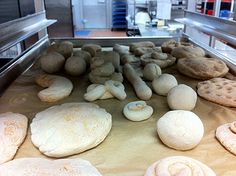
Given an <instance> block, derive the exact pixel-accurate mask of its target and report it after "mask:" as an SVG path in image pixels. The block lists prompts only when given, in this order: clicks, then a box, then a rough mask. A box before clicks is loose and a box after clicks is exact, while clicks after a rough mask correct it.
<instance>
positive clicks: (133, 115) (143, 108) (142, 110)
mask: <svg viewBox="0 0 236 176" xmlns="http://www.w3.org/2000/svg"><path fill="white" fill-rule="evenodd" d="M152 113H153V108H152V107H151V106H148V105H147V104H146V102H145V101H133V102H130V103H128V104H127V105H125V107H124V109H123V114H124V115H125V117H126V118H127V119H129V120H131V121H137V122H138V121H143V120H146V119H148V118H149V117H151V115H152Z"/></svg>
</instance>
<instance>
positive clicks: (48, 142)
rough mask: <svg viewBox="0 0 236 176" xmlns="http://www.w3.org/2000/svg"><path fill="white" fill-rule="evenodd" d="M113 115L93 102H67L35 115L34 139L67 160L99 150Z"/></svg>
mask: <svg viewBox="0 0 236 176" xmlns="http://www.w3.org/2000/svg"><path fill="white" fill-rule="evenodd" d="M111 121H112V119H111V115H110V114H109V113H107V112H106V111H105V109H102V108H99V106H98V105H95V104H92V103H65V104H62V105H56V106H53V107H50V108H48V109H46V110H44V111H42V112H39V113H37V114H36V116H35V118H34V119H33V122H32V123H31V125H30V128H31V133H32V135H31V140H32V142H33V144H34V145H35V146H36V147H38V148H39V150H40V151H41V152H42V153H43V154H45V155H47V156H51V157H64V156H69V155H73V154H77V153H81V152H83V151H85V150H88V149H91V148H93V147H96V146H97V145H98V144H100V143H101V142H102V141H103V140H104V139H105V138H106V136H107V135H108V133H109V131H110V130H111V126H112V122H111Z"/></svg>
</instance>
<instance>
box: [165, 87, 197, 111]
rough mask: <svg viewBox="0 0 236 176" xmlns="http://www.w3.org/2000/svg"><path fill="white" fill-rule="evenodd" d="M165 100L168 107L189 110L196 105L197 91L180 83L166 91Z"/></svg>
mask: <svg viewBox="0 0 236 176" xmlns="http://www.w3.org/2000/svg"><path fill="white" fill-rule="evenodd" d="M167 102H168V105H169V107H170V109H173V110H175V109H176V110H188V111H191V110H192V109H194V107H195V105H196V102H197V93H196V92H195V91H194V90H193V89H192V88H191V87H189V86H187V85H184V84H180V85H178V86H175V87H174V88H172V89H171V90H170V91H169V92H168V95H167Z"/></svg>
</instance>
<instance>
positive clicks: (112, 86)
mask: <svg viewBox="0 0 236 176" xmlns="http://www.w3.org/2000/svg"><path fill="white" fill-rule="evenodd" d="M105 87H106V90H108V91H109V92H110V93H111V94H112V95H113V96H114V97H116V98H118V99H119V100H124V99H125V98H126V96H127V95H126V93H125V87H124V85H123V84H122V83H121V82H119V81H113V80H109V81H106V82H105Z"/></svg>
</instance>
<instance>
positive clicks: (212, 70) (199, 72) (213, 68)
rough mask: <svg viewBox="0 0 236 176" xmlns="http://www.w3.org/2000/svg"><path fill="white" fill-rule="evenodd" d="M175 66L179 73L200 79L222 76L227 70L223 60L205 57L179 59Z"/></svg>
mask: <svg viewBox="0 0 236 176" xmlns="http://www.w3.org/2000/svg"><path fill="white" fill-rule="evenodd" d="M177 67H178V70H179V72H180V73H182V74H184V75H186V76H189V77H192V78H196V79H201V80H207V79H211V78H215V77H223V76H224V75H225V74H226V73H227V72H228V71H229V69H228V67H227V66H226V64H225V63H224V62H223V61H221V60H219V59H215V58H206V57H196V58H183V59H180V60H178V63H177Z"/></svg>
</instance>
